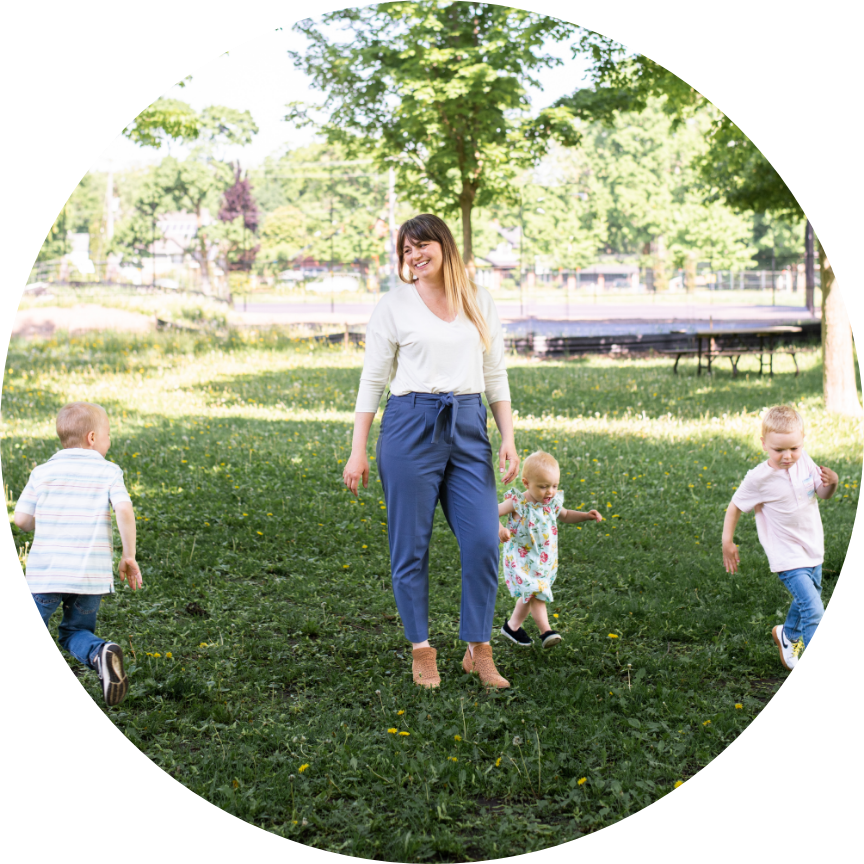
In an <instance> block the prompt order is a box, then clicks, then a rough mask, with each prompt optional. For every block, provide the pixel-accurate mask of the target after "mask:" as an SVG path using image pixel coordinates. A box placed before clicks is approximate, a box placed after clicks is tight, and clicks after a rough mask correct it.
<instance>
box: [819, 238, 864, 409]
mask: <svg viewBox="0 0 864 864" xmlns="http://www.w3.org/2000/svg"><path fill="white" fill-rule="evenodd" d="M819 265H820V267H821V270H822V389H823V396H824V399H825V410H826V411H828V412H829V413H831V414H848V415H850V416H853V417H860V416H861V414H862V413H864V412H862V410H861V402H860V401H859V399H858V385H857V382H856V380H855V346H854V343H853V341H852V325H851V324H850V323H849V315H848V314H847V312H846V304H845V303H844V302H843V298H842V297H841V296H840V291H839V290H838V289H837V285H836V284H835V282H834V271H833V270H832V269H831V264H830V263H829V261H828V257H827V256H826V255H825V250H824V248H823V247H822V243H821V241H820V243H819Z"/></svg>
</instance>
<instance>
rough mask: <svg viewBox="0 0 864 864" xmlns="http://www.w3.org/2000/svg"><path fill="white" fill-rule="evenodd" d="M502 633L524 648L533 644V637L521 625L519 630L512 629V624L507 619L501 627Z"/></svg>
mask: <svg viewBox="0 0 864 864" xmlns="http://www.w3.org/2000/svg"><path fill="white" fill-rule="evenodd" d="M501 635H502V636H506V637H507V638H508V639H509V640H510V641H511V642H515V643H516V644H517V645H521V646H522V647H523V648H528V647H530V646H531V637H530V636H529V635H528V634H527V633H526V632H525V631H524V630H523V629H522V628H521V627H520V628H519V629H518V630H511V629H510V625H509V624H508V623H507V622H506V621H505V622H504V626H503V627H502V628H501Z"/></svg>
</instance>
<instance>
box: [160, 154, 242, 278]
mask: <svg viewBox="0 0 864 864" xmlns="http://www.w3.org/2000/svg"><path fill="white" fill-rule="evenodd" d="M160 168H161V169H162V172H163V177H164V180H163V182H164V186H163V187H162V188H163V190H164V193H165V195H166V196H168V197H170V198H171V200H172V201H173V203H174V206H175V207H177V208H178V209H180V210H186V211H188V212H191V213H194V214H195V224H196V232H195V237H194V238H193V240H192V243H191V245H190V247H189V249H188V250H187V251H188V252H189V254H191V255H192V257H193V258H194V259H195V260H196V261H197V262H198V266H199V267H200V270H201V288H202V290H203V291H204V292H205V293H209V292H210V287H211V284H210V276H211V274H210V250H211V249H212V248H213V246H214V245H215V243H216V242H218V240H219V238H218V236H216V235H218V231H217V232H215V235H214V236H211V230H210V229H209V227H208V226H209V223H208V224H205V219H204V217H205V213H204V211H205V209H206V210H208V211H215V209H216V207H217V206H218V205H219V201H220V199H221V197H222V194H223V192H224V191H225V189H226V188H227V187H228V185H229V184H230V183H231V180H232V174H233V172H232V171H231V168H230V167H229V166H228V165H226V164H225V163H224V162H217V161H215V160H209V161H204V160H202V159H197V158H195V157H194V156H190V157H189V158H188V159H184V160H183V161H182V162H179V161H178V160H177V159H175V158H174V157H172V156H168V157H167V158H165V159H163V160H162V165H161V166H160Z"/></svg>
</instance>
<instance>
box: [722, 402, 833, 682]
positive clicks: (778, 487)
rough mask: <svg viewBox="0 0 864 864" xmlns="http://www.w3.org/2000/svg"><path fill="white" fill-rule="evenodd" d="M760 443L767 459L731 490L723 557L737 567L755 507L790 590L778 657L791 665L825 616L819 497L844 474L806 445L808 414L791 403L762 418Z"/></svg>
mask: <svg viewBox="0 0 864 864" xmlns="http://www.w3.org/2000/svg"><path fill="white" fill-rule="evenodd" d="M762 449H763V450H764V451H765V452H766V453H767V454H768V460H767V461H766V462H763V463H762V464H761V465H757V466H756V467H755V468H753V469H751V470H750V471H748V472H747V476H746V477H745V478H744V480H743V481H742V483H741V485H740V486H739V487H738V489H737V491H736V492H735V494H734V495H733V496H732V502H731V503H730V504H729V507H728V509H727V510H726V519H725V521H724V523H723V564H724V565H725V566H726V572H727V573H734V572H735V571H736V570H737V569H738V562H739V559H738V547H737V546H736V545H735V541H734V536H735V528H736V526H737V525H738V520H739V518H740V517H741V514H742V513H748V512H749V511H750V510H755V511H756V533H757V534H758V535H759V542H760V543H761V544H762V548H763V549H764V550H765V554H766V555H767V556H768V565H769V566H770V567H771V570H772V571H774V572H775V573H776V574H777V575H778V576H779V577H780V581H781V582H783V584H784V585H785V586H786V588H787V589H788V590H789V593H790V594H791V595H792V605H791V606H790V607H789V614H788V615H787V616H786V622H785V624H778V625H777V626H776V627H775V628H774V629H773V631H772V636H773V638H774V643H775V644H776V645H777V650H778V651H779V652H780V662H781V663H782V664H783V665H784V666H785V667H786V668H787V669H792V668H793V667H794V666H795V664H796V663H797V662H798V655H799V654H800V653H801V650H802V649H803V647H804V646H806V645H808V644H809V643H810V640H811V639H812V638H813V634H814V633H815V632H816V627H817V625H818V624H819V622H820V621H821V620H822V615H823V614H824V612H825V607H824V606H823V605H822V596H821V595H822V560H823V558H824V555H825V544H824V541H823V535H822V519H821V517H820V516H819V504H818V502H817V500H816V499H817V498H821V499H822V500H826V499H828V498H830V497H831V496H832V495H833V494H834V493H835V492H836V491H837V485H838V483H839V482H840V481H839V478H838V476H837V474H836V473H835V472H834V471H832V470H831V469H830V468H826V467H824V466H821V465H816V463H815V462H814V461H813V460H812V459H811V458H810V457H809V456H808V455H807V454H806V453H805V452H804V421H803V420H802V419H801V415H800V414H799V413H798V412H797V411H796V410H795V409H794V408H790V407H789V406H787V405H778V406H776V407H775V408H771V409H770V410H769V411H768V412H767V413H766V414H765V416H764V417H763V418H762Z"/></svg>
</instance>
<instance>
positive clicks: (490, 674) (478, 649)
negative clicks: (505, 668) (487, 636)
mask: <svg viewBox="0 0 864 864" xmlns="http://www.w3.org/2000/svg"><path fill="white" fill-rule="evenodd" d="M462 668H463V669H464V670H465V671H466V672H468V673H469V674H471V673H472V672H473V673H476V674H477V675H479V676H480V683H481V684H483V685H484V686H486V687H498V688H499V689H501V690H503V689H504V688H505V687H509V686H510V682H509V681H508V680H507V679H506V678H504V677H502V676H501V675H500V674H499V673H498V670H497V669H496V668H495V663H494V662H493V660H492V646H491V645H475V646H474V655H473V656H472V655H471V648H470V647H469V648H468V649H467V650H466V651H465V656H464V657H463V658H462Z"/></svg>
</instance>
